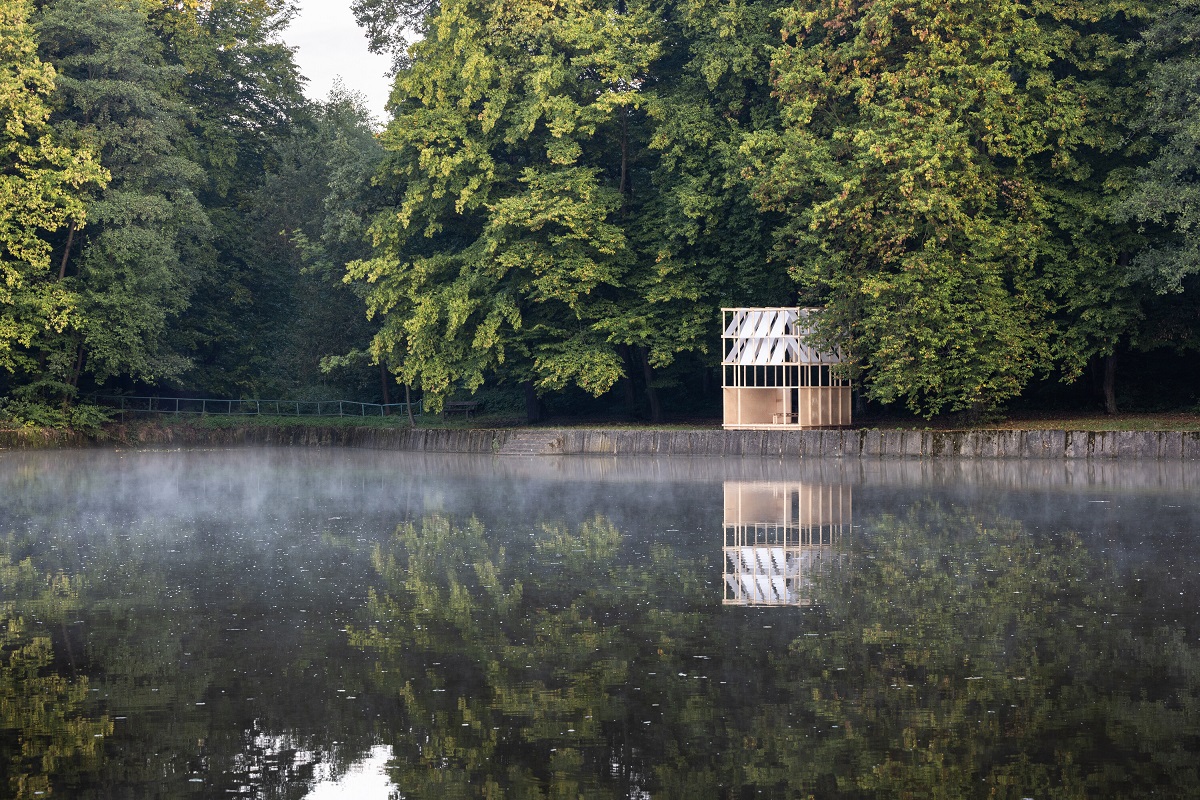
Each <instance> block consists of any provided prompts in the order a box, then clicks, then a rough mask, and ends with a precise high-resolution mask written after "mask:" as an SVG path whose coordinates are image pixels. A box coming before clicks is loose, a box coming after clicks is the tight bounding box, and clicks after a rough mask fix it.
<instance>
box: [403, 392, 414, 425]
mask: <svg viewBox="0 0 1200 800" xmlns="http://www.w3.org/2000/svg"><path fill="white" fill-rule="evenodd" d="M404 407H405V408H406V409H408V427H410V428H415V427H417V421H416V420H415V419H413V413H412V395H411V394H410V393H409V391H408V384H407V383H406V384H404Z"/></svg>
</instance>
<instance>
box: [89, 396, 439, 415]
mask: <svg viewBox="0 0 1200 800" xmlns="http://www.w3.org/2000/svg"><path fill="white" fill-rule="evenodd" d="M89 399H91V400H92V401H93V402H96V403H99V404H101V405H106V406H109V407H112V408H116V409H118V410H120V411H121V412H122V413H126V412H131V413H140V414H220V415H224V416H251V417H254V416H275V417H366V416H372V417H374V416H379V417H384V416H388V415H394V414H407V413H408V405H409V404H408V403H360V402H358V401H356V400H221V399H218V398H205V397H132V396H126V395H92V396H91V397H90V398H89ZM412 406H413V414H420V413H421V412H422V408H421V401H420V400H417V401H416V402H414V403H413V404H412Z"/></svg>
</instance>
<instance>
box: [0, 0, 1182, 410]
mask: <svg viewBox="0 0 1200 800" xmlns="http://www.w3.org/2000/svg"><path fill="white" fill-rule="evenodd" d="M354 10H355V13H356V16H357V17H358V19H359V21H360V23H362V25H363V26H364V28H365V29H366V31H367V33H368V34H369V38H370V41H371V42H372V45H373V47H375V48H376V49H377V50H380V51H384V52H389V53H391V54H392V55H393V57H394V63H395V72H396V76H395V87H394V91H393V95H392V100H391V106H390V109H389V113H390V115H391V120H390V122H389V123H388V125H387V127H386V129H385V130H383V131H382V132H378V131H377V130H375V128H374V127H373V124H372V121H371V120H370V118H369V115H368V114H367V113H366V111H365V110H364V109H363V107H362V104H361V102H359V101H357V100H356V99H355V98H354V95H353V94H352V93H351V92H335V93H334V95H333V96H332V97H331V98H330V99H329V100H328V101H326V102H323V103H311V102H308V101H305V100H304V98H303V97H302V95H301V88H302V83H303V78H302V77H301V76H300V75H299V73H298V71H297V69H296V67H295V64H294V62H293V61H292V56H291V52H290V51H289V50H288V48H287V47H286V46H284V45H282V44H281V43H280V37H281V34H282V31H283V30H284V28H285V27H286V24H287V22H288V20H289V19H290V16H291V14H292V13H293V12H292V10H291V9H290V8H289V6H288V4H287V3H286V2H284V1H283V0H185V2H167V0H49V1H42V2H28V1H27V0H10V1H9V2H7V3H5V5H4V7H3V9H2V10H0V15H3V19H2V20H0V48H2V49H3V57H2V58H3V73H2V75H0V103H2V104H3V105H4V116H5V119H6V120H7V122H6V127H5V129H4V131H3V133H2V134H0V137H2V139H0V159H3V163H2V165H0V170H2V172H0V174H2V175H3V178H2V180H3V189H2V191H0V265H2V269H3V274H4V278H5V280H4V283H3V288H0V302H2V305H0V393H2V394H3V397H4V400H3V403H4V406H3V413H4V414H6V415H7V416H8V417H10V418H12V419H17V420H24V421H30V422H70V421H72V420H73V421H75V422H76V423H78V422H81V421H86V418H87V416H88V413H89V412H88V411H87V409H88V406H87V404H86V403H84V402H82V400H83V399H84V398H86V396H87V395H88V394H90V393H92V392H94V391H131V390H137V391H142V390H146V391H148V390H151V389H153V390H155V391H158V392H179V393H202V394H206V395H208V396H230V397H236V396H265V395H274V396H288V397H295V398H303V397H312V396H324V397H329V396H331V395H342V396H346V397H356V398H359V399H364V400H379V399H383V400H387V399H389V398H388V394H389V392H390V391H391V390H393V389H394V388H395V387H396V386H397V385H398V384H399V385H404V386H409V387H412V388H414V389H416V390H418V391H420V392H423V393H424V395H425V397H426V398H427V400H428V401H429V403H430V404H432V405H433V406H434V407H436V406H437V404H438V403H439V402H440V401H441V399H443V398H445V397H447V396H451V395H454V394H456V393H457V394H467V393H470V392H474V391H476V390H479V389H480V388H481V387H486V390H487V391H490V392H492V396H493V398H496V397H499V396H500V395H501V394H503V395H505V396H506V397H511V398H516V399H517V402H520V401H521V400H522V399H523V401H524V404H525V407H526V410H527V412H528V413H529V415H530V417H531V418H536V416H537V415H538V413H539V410H540V408H542V407H544V403H545V401H546V400H548V399H551V400H553V401H554V402H553V403H552V405H555V404H556V405H557V406H558V407H560V408H562V407H566V406H567V405H569V404H570V403H575V404H576V405H575V406H574V407H576V408H581V407H587V408H588V409H589V411H592V412H596V411H617V410H619V411H623V412H624V413H629V414H645V415H647V416H649V417H650V418H652V419H659V418H661V416H662V413H663V407H664V405H668V406H669V407H670V408H672V409H677V410H693V411H694V410H698V409H699V410H703V409H705V408H706V404H708V405H707V408H712V403H713V402H714V400H715V399H716V397H717V395H716V392H715V391H714V388H715V386H716V384H717V381H718V373H717V370H716V369H715V365H716V362H717V360H718V357H719V356H718V352H717V351H718V349H719V341H718V334H719V331H718V330H717V324H716V320H717V310H718V309H719V308H720V307H721V306H729V305H793V304H797V303H799V304H804V305H821V306H824V307H825V308H826V309H827V311H826V313H825V314H824V315H823V316H822V328H821V330H820V332H819V335H820V336H821V337H822V338H823V339H824V340H826V341H828V342H836V343H837V344H838V345H839V346H840V347H841V348H842V349H843V351H844V352H846V353H848V354H850V355H851V356H852V361H851V369H852V374H853V377H854V378H855V379H856V381H857V383H858V385H859V386H860V390H861V394H862V396H863V399H864V400H866V401H873V402H875V403H878V404H881V405H882V406H884V407H887V406H894V407H897V408H900V407H906V408H908V409H910V410H912V411H915V412H918V413H921V414H926V415H933V414H939V413H948V412H966V413H972V414H974V413H979V412H985V411H989V410H992V409H995V408H997V407H1000V406H1002V405H1004V404H1006V403H1009V402H1012V401H1015V400H1018V399H1021V398H1029V397H1031V396H1032V397H1034V398H1035V399H1036V402H1064V400H1072V399H1074V401H1078V400H1079V399H1081V398H1082V399H1083V400H1084V402H1094V400H1092V399H1091V397H1090V395H1089V392H1090V391H1091V388H1090V387H1091V386H1093V385H1094V386H1095V388H1096V393H1095V396H1096V398H1097V399H1099V398H1102V399H1103V401H1104V403H1105V405H1106V406H1107V408H1108V410H1110V411H1113V410H1116V406H1117V389H1118V386H1120V385H1121V384H1119V383H1118V381H1117V376H1118V374H1119V373H1118V371H1117V363H1118V362H1117V359H1118V356H1121V360H1122V363H1123V364H1130V365H1134V364H1138V363H1139V362H1144V361H1146V358H1145V357H1144V356H1143V355H1141V354H1146V353H1165V354H1168V355H1167V356H1166V357H1165V358H1160V359H1159V362H1158V363H1159V364H1160V365H1161V366H1160V371H1159V372H1158V373H1153V372H1150V373H1147V372H1146V370H1145V369H1142V371H1141V372H1139V373H1137V377H1138V382H1139V383H1143V384H1145V383H1147V382H1150V381H1152V380H1160V381H1161V382H1163V383H1164V384H1166V385H1165V387H1164V388H1163V391H1162V392H1160V400H1161V399H1164V398H1165V401H1169V402H1173V403H1176V404H1187V403H1195V402H1196V401H1197V399H1200V398H1197V396H1196V392H1197V390H1198V387H1197V383H1196V381H1195V380H1188V379H1186V378H1185V379H1184V380H1183V381H1182V382H1181V381H1180V380H1179V372H1180V370H1179V369H1178V368H1177V367H1178V366H1179V365H1180V364H1186V363H1187V361H1186V359H1187V357H1188V356H1189V354H1194V353H1195V352H1196V350H1197V349H1200V305H1198V304H1197V302H1196V300H1195V297H1196V293H1197V291H1198V287H1197V282H1198V281H1200V278H1198V277H1197V273H1198V272H1200V249H1198V246H1197V244H1196V242H1195V241H1194V236H1193V228H1194V226H1195V224H1196V223H1197V222H1198V221H1200V196H1198V192H1197V182H1196V174H1197V168H1198V167H1200V150H1198V149H1197V145H1198V144H1200V131H1198V129H1197V128H1196V125H1195V122H1194V120H1195V113H1194V109H1195V108H1196V107H1197V104H1196V100H1197V97H1196V95H1197V89H1196V86H1197V85H1200V84H1198V82H1197V80H1196V73H1197V71H1198V70H1200V52H1198V51H1197V45H1196V43H1195V42H1196V38H1195V36H1194V35H1193V34H1194V32H1195V30H1196V28H1197V27H1198V26H1200V6H1198V4H1197V3H1195V2H1193V1H1192V0H1183V2H1176V3H1173V4H1167V5H1164V4H1149V3H1141V2H1129V3H1127V2H1118V1H1117V0H1111V2H1110V1H1108V0H1104V1H1103V2H1094V3H1088V4H1081V3H1078V2H1075V1H1074V0H1050V1H1049V2H1041V3H1030V2H1023V1H1019V0H1005V2H1002V3H1000V4H996V3H987V4H984V3H980V2H978V0H952V2H944V1H940V2H937V3H933V2H924V1H923V0H915V2H914V0H904V1H903V2H901V1H900V0H882V1H881V2H873V3H844V2H833V0H811V1H810V2H804V3H794V2H772V1H771V0H766V1H764V2H745V1H743V2H731V3H724V4H710V3H696V2H678V0H613V1H612V2H608V1H606V0H571V1H570V2H555V3H546V2H536V1H535V2H522V3H511V2H503V1H502V0H443V2H440V3H435V2H432V1H431V0H357V2H355V3H354ZM364 312H365V313H364ZM1172 358H1175V359H1176V360H1175V361H1172V360H1171V359H1172ZM1152 360H1153V357H1151V361H1150V362H1146V363H1152ZM1122 369H1123V371H1124V372H1123V373H1121V374H1128V373H1129V372H1130V371H1129V370H1127V369H1126V368H1124V367H1123V368H1122ZM1081 379H1082V380H1081ZM1172 382H1174V383H1172ZM1128 383H1130V382H1129V381H1126V384H1128ZM1054 386H1076V387H1084V388H1078V389H1067V390H1061V391H1055V390H1054V389H1053V388H1052V387H1054ZM1101 390H1102V391H1101ZM588 396H593V397H599V398H601V400H600V401H597V402H596V403H595V404H593V405H591V406H586V403H585V401H584V400H581V398H586V397H588ZM539 398H541V401H539ZM664 398H666V400H664ZM580 403H584V405H583V406H581V405H580Z"/></svg>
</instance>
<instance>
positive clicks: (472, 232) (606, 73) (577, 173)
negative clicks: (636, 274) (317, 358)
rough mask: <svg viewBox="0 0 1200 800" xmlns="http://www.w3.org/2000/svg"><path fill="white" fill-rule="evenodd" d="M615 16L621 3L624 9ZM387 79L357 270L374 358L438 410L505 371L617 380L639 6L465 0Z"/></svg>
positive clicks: (642, 65)
mask: <svg viewBox="0 0 1200 800" xmlns="http://www.w3.org/2000/svg"><path fill="white" fill-rule="evenodd" d="M623 8H624V7H623ZM428 26H429V34H428V35H427V36H426V37H425V39H423V40H422V41H421V42H420V43H418V44H416V45H414V47H413V49H412V53H413V61H412V64H411V65H410V66H409V67H408V68H406V69H404V70H402V71H401V72H400V74H399V75H398V77H397V83H396V90H395V94H394V97H393V103H394V113H395V115H396V116H395V119H394V120H393V121H392V123H391V125H390V126H389V128H388V131H387V133H386V134H385V135H384V137H383V143H384V146H385V148H386V149H387V150H389V151H390V152H391V154H392V155H390V156H389V158H388V159H387V160H386V161H385V162H384V166H383V170H382V171H381V174H380V176H379V177H378V178H377V180H378V181H379V182H380V183H381V184H382V185H383V186H384V187H386V188H388V189H389V190H390V191H393V192H395V194H396V196H397V198H398V199H397V201H396V203H395V205H394V206H393V207H391V208H389V209H387V210H385V211H383V212H381V213H380V214H378V215H377V216H376V218H375V222H374V224H373V226H372V230H371V233H372V236H373V239H374V243H375V252H374V254H373V257H372V258H370V259H367V260H363V261H359V262H355V263H353V264H351V265H350V267H349V271H348V274H349V278H350V279H352V280H363V281H366V282H367V283H369V284H371V288H370V290H369V293H368V296H367V301H368V309H369V313H371V314H372V315H374V316H379V317H380V318H381V323H380V332H379V334H378V335H377V336H376V339H375V343H374V345H373V351H374V352H375V353H376V355H377V357H382V358H386V359H387V360H389V361H391V362H392V363H395V364H397V365H398V367H397V369H398V372H399V374H400V376H401V379H402V380H403V382H405V383H407V384H413V385H419V386H420V387H421V388H422V389H424V390H425V391H426V393H427V394H428V395H429V396H430V397H431V399H432V407H435V408H436V406H437V403H438V402H439V398H441V397H444V396H445V395H447V394H448V393H450V392H451V391H453V390H455V389H457V388H460V387H461V388H465V389H466V390H468V391H473V390H474V389H476V388H478V387H479V386H480V385H481V384H482V383H483V382H484V380H485V377H486V376H487V375H488V374H489V372H490V371H492V370H496V369H498V368H500V367H501V366H503V369H504V371H505V374H506V375H507V376H508V377H509V378H510V379H511V380H514V381H517V382H527V383H536V384H537V386H538V387H539V389H541V390H550V389H558V388H561V387H564V386H566V385H568V384H574V385H577V386H580V387H581V388H583V389H585V390H587V391H589V392H591V393H592V394H595V395H599V394H602V393H603V392H605V391H607V390H608V389H609V388H610V387H611V386H612V385H613V384H614V383H615V382H616V380H617V379H618V378H619V377H621V375H622V374H623V372H622V363H621V359H620V357H619V355H618V354H617V352H616V342H615V341H614V338H615V337H613V336H611V335H610V333H609V332H608V331H606V330H605V329H604V328H603V327H602V326H601V325H600V324H599V323H600V322H601V321H602V320H604V319H608V318H610V316H611V314H612V313H613V311H614V310H617V311H619V310H620V308H619V304H617V305H616V307H614V304H613V302H612V295H613V292H614V291H615V290H616V288H617V287H619V286H620V284H621V280H622V275H623V274H624V271H625V269H626V263H627V258H628V237H627V236H626V233H625V231H624V230H623V229H622V227H621V226H620V224H619V220H618V219H617V213H618V211H619V209H620V207H621V205H622V202H623V200H622V185H621V184H620V183H619V182H616V181H612V178H611V174H612V167H613V166H614V165H618V170H617V171H619V165H621V164H622V163H623V162H622V160H621V159H620V156H619V151H618V152H617V153H614V152H596V151H595V150H594V149H592V148H590V147H589V143H590V142H591V141H592V140H593V139H594V138H598V137H601V136H603V135H605V134H611V133H612V132H613V131H619V130H621V129H622V125H623V124H624V120H625V119H626V113H627V111H628V110H629V109H630V108H633V107H636V106H637V104H638V103H639V102H640V100H639V98H640V91H639V90H640V86H641V85H642V83H643V80H644V78H643V75H644V72H645V70H646V68H647V66H648V64H649V63H650V62H651V61H652V60H653V59H654V58H655V56H656V54H657V45H656V43H655V37H654V35H653V34H652V32H651V28H652V16H651V15H650V13H649V11H648V9H644V8H639V9H634V8H632V7H629V8H624V12H623V13H618V12H617V9H616V8H615V7H611V6H608V5H607V4H604V3H587V2H583V3H571V4H567V5H563V6H560V5H549V4H542V3H534V4H523V5H521V6H520V7H516V6H512V5H511V4H502V3H489V2H480V1H479V0H457V1H456V2H450V3H445V4H443V5H441V6H440V7H439V8H438V10H437V12H436V14H435V15H434V16H433V17H432V18H430V19H429V20H428Z"/></svg>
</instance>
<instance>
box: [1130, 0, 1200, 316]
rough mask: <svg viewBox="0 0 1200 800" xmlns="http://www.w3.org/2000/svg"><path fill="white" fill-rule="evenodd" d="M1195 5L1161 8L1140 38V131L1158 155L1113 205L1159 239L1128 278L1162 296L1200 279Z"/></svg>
mask: <svg viewBox="0 0 1200 800" xmlns="http://www.w3.org/2000/svg"><path fill="white" fill-rule="evenodd" d="M1198 34H1200V4H1197V3H1196V2H1193V0H1177V2H1174V3H1171V4H1170V5H1168V6H1166V7H1165V8H1164V9H1163V10H1162V12H1161V13H1160V14H1159V15H1158V16H1157V17H1156V18H1155V19H1154V20H1153V24H1151V25H1150V26H1149V27H1148V28H1147V29H1146V31H1145V33H1144V34H1143V39H1142V42H1141V47H1142V50H1143V51H1144V53H1145V55H1146V56H1147V57H1148V58H1150V59H1151V60H1152V63H1153V66H1152V67H1151V68H1150V71H1149V74H1148V75H1147V76H1146V89H1147V95H1148V99H1147V102H1146V105H1145V109H1144V116H1143V117H1142V119H1140V120H1138V123H1139V127H1140V129H1141V130H1142V131H1143V132H1145V133H1146V134H1148V135H1149V136H1150V137H1151V140H1152V143H1153V144H1154V145H1155V147H1156V149H1155V150H1154V151H1153V152H1152V153H1151V154H1150V155H1152V158H1150V159H1148V160H1147V162H1146V163H1144V164H1143V165H1142V166H1139V167H1137V168H1136V169H1135V170H1133V173H1132V175H1130V176H1129V179H1128V180H1129V182H1128V190H1127V192H1126V193H1125V196H1124V197H1123V198H1122V199H1121V201H1120V202H1119V203H1118V204H1117V206H1116V216H1117V218H1118V219H1119V220H1121V221H1130V220H1132V221H1135V222H1137V223H1138V224H1140V225H1142V226H1144V227H1146V228H1147V229H1149V230H1152V231H1153V232H1154V233H1155V234H1157V235H1156V236H1154V238H1153V239H1152V241H1151V242H1150V243H1148V246H1147V247H1145V249H1143V250H1142V251H1141V252H1140V253H1138V254H1137V257H1136V258H1135V259H1134V260H1133V263H1132V264H1131V274H1132V275H1133V277H1135V278H1137V279H1139V280H1145V281H1148V282H1149V283H1150V285H1151V286H1152V287H1153V288H1154V290H1155V291H1157V292H1160V293H1166V292H1178V291H1180V290H1181V289H1182V288H1183V281H1184V280H1185V279H1186V278H1187V277H1188V276H1190V275H1195V274H1197V273H1200V242H1198V241H1197V240H1196V236H1195V235H1194V232H1195V230H1196V227H1197V224H1198V223H1200V185H1198V184H1197V182H1196V180H1195V175H1196V171H1197V168H1198V167H1200V154H1198V151H1197V144H1200V129H1198V128H1197V125H1196V119H1195V115H1194V113H1193V111H1194V109H1195V108H1196V104H1197V102H1198V101H1200V88H1198V86H1200V84H1198V83H1197V79H1198V78H1200V49H1198V48H1197V35H1198Z"/></svg>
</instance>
